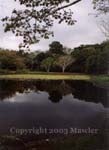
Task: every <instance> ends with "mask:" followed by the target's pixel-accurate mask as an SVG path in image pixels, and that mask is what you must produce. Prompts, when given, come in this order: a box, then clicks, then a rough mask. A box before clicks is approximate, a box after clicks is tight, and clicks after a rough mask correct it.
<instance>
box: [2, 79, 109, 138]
mask: <svg viewBox="0 0 109 150" xmlns="http://www.w3.org/2000/svg"><path fill="white" fill-rule="evenodd" d="M107 101H108V89H105V88H102V87H99V86H96V85H94V84H93V83H91V82H86V81H70V80H68V81H65V80H58V81H54V80H52V81H51V80H33V81H32V80H28V81H18V80H0V135H6V134H8V135H11V134H12V135H13V134H18V136H20V135H23V134H24V135H27V134H30V133H31V134H36V135H37V136H39V135H40V134H41V135H42V134H44V136H45V135H46V136H47V135H48V134H53V136H54V135H55V136H56V135H60V134H61V136H65V135H66V136H67V135H69V134H70V135H75V134H79V135H80V134H96V133H97V132H100V131H102V130H103V129H104V128H105V126H106V117H107V116H106V114H107V110H108V103H107ZM22 129H23V130H22ZM24 129H25V130H24ZM30 129H31V130H30Z"/></svg>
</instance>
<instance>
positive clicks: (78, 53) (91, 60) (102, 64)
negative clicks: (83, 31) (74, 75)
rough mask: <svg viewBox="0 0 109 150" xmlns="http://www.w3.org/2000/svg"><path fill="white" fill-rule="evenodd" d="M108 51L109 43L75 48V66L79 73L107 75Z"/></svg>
mask: <svg viewBox="0 0 109 150" xmlns="http://www.w3.org/2000/svg"><path fill="white" fill-rule="evenodd" d="M108 51H109V42H108V41H107V42H104V43H102V44H100V45H99V44H95V45H86V46H80V47H78V48H75V49H74V51H73V52H72V55H73V57H75V59H76V61H75V63H74V65H75V66H77V67H78V69H77V70H78V72H86V73H106V71H107V70H108V63H107V61H108V60H107V56H108V55H107V54H108ZM72 68H73V67H72Z"/></svg>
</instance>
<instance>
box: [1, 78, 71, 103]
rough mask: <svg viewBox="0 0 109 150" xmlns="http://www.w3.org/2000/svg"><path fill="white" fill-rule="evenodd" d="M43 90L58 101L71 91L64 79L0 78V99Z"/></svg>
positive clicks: (51, 98)
mask: <svg viewBox="0 0 109 150" xmlns="http://www.w3.org/2000/svg"><path fill="white" fill-rule="evenodd" d="M31 91H34V92H38V91H45V92H47V93H48V94H49V99H50V100H51V101H53V102H58V101H59V100H61V99H62V97H63V96H65V95H68V94H70V93H71V92H72V89H71V88H70V86H68V85H67V84H66V82H65V81H50V80H48V81H41V80H37V81H16V80H1V81H0V99H1V100H3V99H5V98H10V97H13V96H15V94H16V93H17V92H18V93H28V92H31Z"/></svg>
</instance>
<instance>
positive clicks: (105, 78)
mask: <svg viewBox="0 0 109 150" xmlns="http://www.w3.org/2000/svg"><path fill="white" fill-rule="evenodd" d="M0 79H21V80H30V79H41V80H86V81H96V82H109V75H96V76H95V75H85V74H71V73H70V74H68V73H65V74H63V73H30V74H7V75H0Z"/></svg>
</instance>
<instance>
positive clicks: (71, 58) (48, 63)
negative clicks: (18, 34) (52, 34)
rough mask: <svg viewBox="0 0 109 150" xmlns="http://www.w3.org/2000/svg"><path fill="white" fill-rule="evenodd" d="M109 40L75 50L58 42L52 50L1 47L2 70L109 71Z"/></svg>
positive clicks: (50, 47)
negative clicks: (32, 50)
mask: <svg viewBox="0 0 109 150" xmlns="http://www.w3.org/2000/svg"><path fill="white" fill-rule="evenodd" d="M108 51H109V41H105V42H103V43H101V44H94V45H81V46H79V47H76V48H74V49H72V48H67V47H64V46H63V45H62V44H61V43H60V42H58V41H54V42H52V43H51V44H50V45H49V49H48V51H45V52H43V51H34V52H31V51H30V52H29V51H24V50H19V51H16V50H8V49H3V48H0V73H7V72H9V71H16V72H18V73H24V72H26V73H27V72H28V71H46V72H72V73H75V72H76V73H92V74H102V73H108V59H107V58H108Z"/></svg>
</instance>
